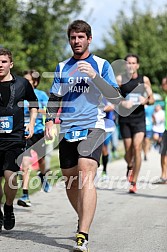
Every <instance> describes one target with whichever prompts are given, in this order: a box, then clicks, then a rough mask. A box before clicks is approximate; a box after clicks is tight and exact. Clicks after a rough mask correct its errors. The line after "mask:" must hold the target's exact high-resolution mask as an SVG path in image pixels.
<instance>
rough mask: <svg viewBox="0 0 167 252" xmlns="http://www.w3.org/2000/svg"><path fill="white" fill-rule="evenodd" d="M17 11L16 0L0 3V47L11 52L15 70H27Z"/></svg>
mask: <svg viewBox="0 0 167 252" xmlns="http://www.w3.org/2000/svg"><path fill="white" fill-rule="evenodd" d="M18 9H19V5H18V3H17V1H16V0H1V1H0V46H1V47H5V48H8V49H10V50H11V51H12V53H13V56H14V59H15V68H16V69H18V68H20V66H21V67H22V68H27V63H26V61H25V57H26V54H25V52H24V49H23V43H22V35H21V22H20V16H19V13H18V11H17V10H18Z"/></svg>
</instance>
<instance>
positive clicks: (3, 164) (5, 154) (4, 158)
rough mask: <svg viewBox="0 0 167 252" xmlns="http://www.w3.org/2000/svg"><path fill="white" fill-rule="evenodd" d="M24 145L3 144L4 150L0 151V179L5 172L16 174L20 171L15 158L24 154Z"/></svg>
mask: <svg viewBox="0 0 167 252" xmlns="http://www.w3.org/2000/svg"><path fill="white" fill-rule="evenodd" d="M24 150H25V145H24V144H22V143H18V144H16V143H12V142H10V143H8V142H6V143H5V148H4V149H3V150H2V149H0V177H2V176H3V175H4V171H5V170H9V171H13V172H17V171H19V170H20V166H19V163H17V158H18V157H19V156H20V155H21V154H22V153H23V152H24Z"/></svg>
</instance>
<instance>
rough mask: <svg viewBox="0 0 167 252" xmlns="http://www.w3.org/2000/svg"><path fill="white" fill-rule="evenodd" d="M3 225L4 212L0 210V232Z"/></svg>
mask: <svg viewBox="0 0 167 252" xmlns="http://www.w3.org/2000/svg"><path fill="white" fill-rule="evenodd" d="M2 225H3V213H2V211H1V210H0V232H1V231H2Z"/></svg>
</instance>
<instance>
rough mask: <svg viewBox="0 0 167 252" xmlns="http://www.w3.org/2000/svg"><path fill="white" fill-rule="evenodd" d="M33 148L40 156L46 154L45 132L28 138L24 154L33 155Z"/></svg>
mask: <svg viewBox="0 0 167 252" xmlns="http://www.w3.org/2000/svg"><path fill="white" fill-rule="evenodd" d="M31 150H34V151H35V152H37V154H38V157H39V158H40V157H44V156H45V155H46V144H45V139H44V133H38V134H34V135H33V136H32V137H31V138H29V139H27V141H26V151H25V153H24V156H28V157H31Z"/></svg>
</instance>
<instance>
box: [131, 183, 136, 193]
mask: <svg viewBox="0 0 167 252" xmlns="http://www.w3.org/2000/svg"><path fill="white" fill-rule="evenodd" d="M136 191H137V187H136V183H134V182H131V184H130V187H129V193H136Z"/></svg>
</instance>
